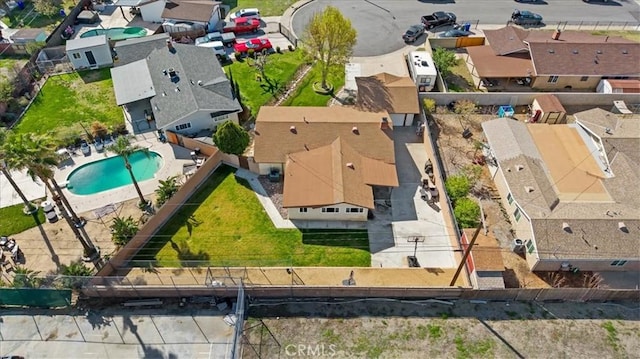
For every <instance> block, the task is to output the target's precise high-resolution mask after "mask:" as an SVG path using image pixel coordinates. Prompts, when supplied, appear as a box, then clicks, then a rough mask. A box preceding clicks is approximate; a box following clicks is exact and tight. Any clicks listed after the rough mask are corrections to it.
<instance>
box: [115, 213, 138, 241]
mask: <svg viewBox="0 0 640 359" xmlns="http://www.w3.org/2000/svg"><path fill="white" fill-rule="evenodd" d="M109 228H110V229H111V240H113V243H115V244H117V245H119V246H123V245H125V244H127V243H128V242H129V241H130V240H131V238H133V236H135V235H136V233H138V222H137V221H136V220H134V219H133V218H132V217H131V216H129V217H127V218H120V217H116V218H114V219H113V223H112V224H111V226H110V227H109Z"/></svg>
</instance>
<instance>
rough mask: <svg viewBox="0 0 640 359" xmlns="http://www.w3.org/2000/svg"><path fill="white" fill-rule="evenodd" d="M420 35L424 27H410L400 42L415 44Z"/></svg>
mask: <svg viewBox="0 0 640 359" xmlns="http://www.w3.org/2000/svg"><path fill="white" fill-rule="evenodd" d="M422 34H424V25H421V24H420V25H411V26H410V27H409V28H408V29H407V31H406V32H405V33H404V35H402V40H404V42H415V41H416V40H418V38H419V37H420V36H421V35H422Z"/></svg>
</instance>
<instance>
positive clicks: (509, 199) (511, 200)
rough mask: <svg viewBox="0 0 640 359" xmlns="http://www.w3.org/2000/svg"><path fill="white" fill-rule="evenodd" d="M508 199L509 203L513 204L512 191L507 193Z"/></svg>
mask: <svg viewBox="0 0 640 359" xmlns="http://www.w3.org/2000/svg"><path fill="white" fill-rule="evenodd" d="M507 201H508V202H509V204H513V196H512V195H511V193H509V194H508V195H507Z"/></svg>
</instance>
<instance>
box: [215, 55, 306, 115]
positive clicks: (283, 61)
mask: <svg viewBox="0 0 640 359" xmlns="http://www.w3.org/2000/svg"><path fill="white" fill-rule="evenodd" d="M253 61H254V60H253V59H250V58H244V59H243V60H242V61H234V62H233V63H232V64H231V65H228V66H225V67H224V70H225V72H226V73H227V76H229V75H230V74H231V76H233V81H234V82H237V83H238V86H239V87H240V95H241V96H242V99H243V102H244V104H245V105H246V106H248V107H249V108H250V109H251V114H253V115H255V114H257V113H258V110H259V109H260V106H262V105H264V104H265V103H267V102H268V101H269V100H271V99H272V98H275V97H278V95H279V94H280V93H281V91H282V90H283V89H284V87H285V86H287V85H288V84H289V82H291V80H292V79H293V76H294V75H295V73H296V71H297V70H298V68H300V66H302V64H303V62H304V61H303V59H302V52H301V51H293V52H290V51H286V50H284V51H283V53H282V54H278V53H274V54H271V55H269V56H268V57H267V64H266V66H265V75H266V77H267V78H266V79H262V81H258V80H257V77H258V75H259V71H258V70H257V69H256V68H255V67H253V66H252V65H251V64H253Z"/></svg>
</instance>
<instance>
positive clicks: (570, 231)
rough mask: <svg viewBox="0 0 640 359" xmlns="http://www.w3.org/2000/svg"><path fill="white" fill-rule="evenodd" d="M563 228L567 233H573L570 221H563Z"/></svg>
mask: <svg viewBox="0 0 640 359" xmlns="http://www.w3.org/2000/svg"><path fill="white" fill-rule="evenodd" d="M562 230H564V231H565V232H567V233H573V231H572V230H571V227H570V226H569V223H567V222H562Z"/></svg>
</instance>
